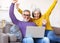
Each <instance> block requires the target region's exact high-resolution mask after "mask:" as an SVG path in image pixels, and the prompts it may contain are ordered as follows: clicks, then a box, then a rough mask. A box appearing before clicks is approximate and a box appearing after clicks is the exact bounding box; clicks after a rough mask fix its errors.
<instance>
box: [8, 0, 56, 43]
mask: <svg viewBox="0 0 60 43" xmlns="http://www.w3.org/2000/svg"><path fill="white" fill-rule="evenodd" d="M17 1H18V0H13V2H12V4H11V6H10V10H9V15H10V18H11V20H12V22H13V23H14V24H16V25H17V26H18V27H19V28H20V31H21V32H22V36H23V40H22V42H23V43H50V41H49V38H48V37H44V38H32V37H27V38H26V37H24V36H25V33H26V27H27V26H45V27H46V31H47V32H49V31H50V30H52V28H51V26H50V22H49V16H50V14H51V12H52V10H53V8H54V7H55V5H56V1H54V2H53V3H52V5H51V6H50V7H49V9H48V10H47V12H46V13H45V14H44V15H43V16H42V15H41V12H40V10H39V9H35V10H34V11H33V12H32V17H33V18H31V17H30V16H31V15H30V11H29V10H24V11H22V10H21V9H19V8H18V5H17V4H16V3H17ZM15 4H16V7H17V9H18V12H20V13H21V14H22V17H23V21H20V20H18V19H17V18H16V17H15V14H14V6H15Z"/></svg>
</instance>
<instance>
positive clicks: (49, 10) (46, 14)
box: [18, 0, 57, 30]
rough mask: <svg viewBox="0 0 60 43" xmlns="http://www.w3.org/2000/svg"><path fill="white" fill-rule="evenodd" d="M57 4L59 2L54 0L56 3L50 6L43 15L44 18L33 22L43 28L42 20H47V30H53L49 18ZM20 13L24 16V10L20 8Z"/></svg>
mask: <svg viewBox="0 0 60 43" xmlns="http://www.w3.org/2000/svg"><path fill="white" fill-rule="evenodd" d="M56 3H57V0H54V2H53V3H52V4H51V5H50V7H49V8H48V10H47V11H46V12H45V13H44V14H42V16H41V17H40V18H39V19H33V18H32V19H31V21H32V22H34V23H36V25H37V26H42V20H43V19H45V20H46V21H47V24H46V30H52V27H51V24H50V21H49V16H50V15H51V12H52V10H53V9H54V7H55V5H56ZM18 12H19V13H21V14H22V10H21V9H20V8H18Z"/></svg>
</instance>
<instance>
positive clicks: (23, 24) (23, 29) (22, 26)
mask: <svg viewBox="0 0 60 43" xmlns="http://www.w3.org/2000/svg"><path fill="white" fill-rule="evenodd" d="M14 5H15V4H14V3H12V4H11V6H10V10H9V15H10V18H11V20H12V22H13V23H14V24H16V25H17V26H19V29H20V31H21V32H22V36H23V37H24V36H25V32H26V27H27V26H36V25H35V23H33V22H24V21H19V20H17V19H16V17H15V15H14Z"/></svg>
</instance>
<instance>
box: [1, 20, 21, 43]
mask: <svg viewBox="0 0 60 43" xmlns="http://www.w3.org/2000/svg"><path fill="white" fill-rule="evenodd" d="M1 24H2V26H1ZM14 26H15V27H14ZM12 28H13V29H17V30H19V28H18V27H17V26H16V25H15V24H13V23H11V22H6V21H5V20H3V22H1V21H0V43H22V34H21V32H20V30H19V32H20V34H19V35H20V39H18V36H17V35H16V34H17V32H18V31H16V30H15V33H16V34H15V33H14V31H13V29H12ZM11 29H12V31H11Z"/></svg>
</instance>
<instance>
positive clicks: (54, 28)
mask: <svg viewBox="0 0 60 43" xmlns="http://www.w3.org/2000/svg"><path fill="white" fill-rule="evenodd" d="M52 28H53V31H54V32H55V34H56V35H60V27H52Z"/></svg>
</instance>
